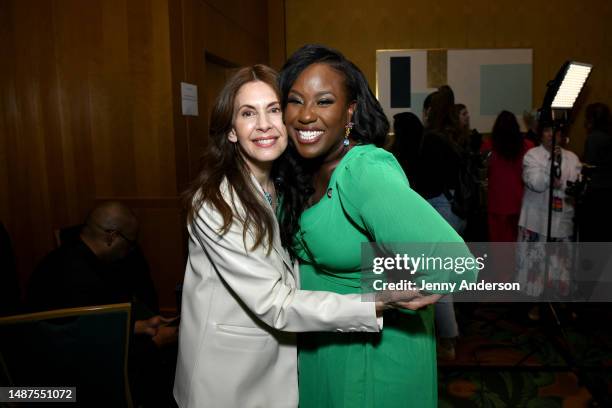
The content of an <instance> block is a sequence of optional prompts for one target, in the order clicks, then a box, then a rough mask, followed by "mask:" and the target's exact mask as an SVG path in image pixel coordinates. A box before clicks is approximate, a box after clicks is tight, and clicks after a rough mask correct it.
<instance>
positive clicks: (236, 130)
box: [228, 81, 287, 174]
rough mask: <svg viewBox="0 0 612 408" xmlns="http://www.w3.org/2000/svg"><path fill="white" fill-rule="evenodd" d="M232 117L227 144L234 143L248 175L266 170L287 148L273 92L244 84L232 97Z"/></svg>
mask: <svg viewBox="0 0 612 408" xmlns="http://www.w3.org/2000/svg"><path fill="white" fill-rule="evenodd" d="M233 116H234V119H233V126H232V130H231V131H230V133H229V134H228V139H229V141H230V142H233V143H238V146H239V149H240V153H241V154H242V156H243V157H244V159H245V161H246V163H247V165H248V166H249V168H250V170H251V172H253V173H254V174H259V173H261V171H262V170H265V171H267V170H269V168H270V167H271V166H272V162H273V161H274V160H276V159H277V158H278V157H279V156H280V155H281V154H282V153H283V152H284V151H285V148H286V147H287V131H286V129H285V125H284V124H283V116H282V111H281V107H280V101H279V98H278V96H277V95H276V93H275V92H274V90H273V89H272V88H271V87H270V86H269V85H268V84H266V83H264V82H261V81H253V82H248V83H246V84H244V85H243V86H242V87H241V88H240V90H239V91H238V93H237V94H236V99H235V103H234V115H233Z"/></svg>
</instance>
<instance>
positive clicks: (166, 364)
mask: <svg viewBox="0 0 612 408" xmlns="http://www.w3.org/2000/svg"><path fill="white" fill-rule="evenodd" d="M72 232H73V233H72V234H68V235H63V236H62V237H61V238H62V245H61V246H60V247H59V248H58V249H56V250H54V251H53V252H51V253H50V254H49V255H47V257H46V258H45V259H44V260H43V261H42V262H41V263H40V264H39V266H38V267H37V268H36V270H35V271H34V273H33V275H32V278H31V280H30V285H29V287H28V294H27V302H28V307H29V308H30V309H31V310H33V311H40V310H52V309H61V308H70V307H80V306H91V305H103V304H111V303H123V302H132V308H133V309H132V310H133V316H134V320H143V319H148V318H150V317H152V316H154V315H157V314H159V307H158V302H157V294H156V292H155V288H154V286H153V281H152V280H151V277H150V274H149V266H148V264H147V262H146V260H145V258H144V256H143V254H142V252H141V251H140V249H139V248H138V247H135V248H134V249H133V250H132V251H131V252H130V253H129V255H128V256H127V257H126V258H124V259H122V260H120V261H116V262H103V261H101V260H100V259H98V257H97V256H96V255H95V254H94V253H93V252H92V251H91V249H90V248H89V247H88V246H87V245H86V244H85V243H84V242H83V241H82V240H81V239H80V238H79V237H78V235H75V234H74V230H73V231H72ZM175 365H176V347H169V348H168V350H160V349H158V348H157V346H156V345H155V344H154V343H153V341H152V340H151V338H150V337H149V336H147V335H136V336H133V337H132V344H131V347H130V375H129V378H130V382H131V390H132V396H133V398H134V399H135V401H137V403H138V404H140V405H143V406H144V407H158V406H159V407H168V406H172V400H173V399H172V395H171V388H172V378H170V377H173V375H174V366H175Z"/></svg>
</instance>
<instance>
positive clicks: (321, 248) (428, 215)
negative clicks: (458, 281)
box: [295, 145, 469, 408]
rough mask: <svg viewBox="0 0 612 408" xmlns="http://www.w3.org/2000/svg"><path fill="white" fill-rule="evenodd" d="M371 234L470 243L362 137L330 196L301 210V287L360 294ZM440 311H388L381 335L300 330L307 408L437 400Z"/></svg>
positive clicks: (430, 404)
mask: <svg viewBox="0 0 612 408" xmlns="http://www.w3.org/2000/svg"><path fill="white" fill-rule="evenodd" d="M368 241H376V242H423V243H430V242H462V240H461V238H460V237H459V236H458V235H457V233H456V232H455V230H453V229H452V228H451V227H450V226H449V225H448V224H447V223H446V221H444V219H443V218H442V217H441V216H440V215H439V214H438V213H437V212H436V210H434V209H433V208H432V207H431V206H430V205H429V204H428V203H427V202H426V201H425V200H424V199H422V198H421V197H420V196H419V195H418V194H417V193H415V192H414V191H413V190H412V189H411V188H410V187H409V185H408V181H407V179H406V176H405V175H404V172H403V171H402V169H401V167H400V166H399V164H398V163H397V161H396V160H395V158H394V157H393V156H392V155H391V154H390V153H388V152H386V151H385V150H383V149H379V148H377V147H375V146H373V145H362V146H356V147H354V148H353V149H351V150H350V151H349V152H348V153H347V154H346V155H345V156H344V158H342V160H341V162H340V163H339V165H338V166H337V167H336V169H335V170H334V172H333V174H332V176H331V179H330V182H329V186H328V190H327V194H326V195H325V196H323V198H322V199H321V200H320V201H319V202H318V203H317V204H315V205H314V206H312V207H310V208H309V209H307V210H306V211H305V212H304V213H303V214H302V217H301V219H300V230H299V232H298V233H297V236H296V245H295V250H296V253H297V254H298V257H299V258H300V263H301V265H300V275H301V286H302V289H307V290H325V291H331V292H337V293H343V294H346V293H359V292H360V287H361V282H360V271H359V270H360V264H361V243H362V242H368ZM435 252H436V249H435V248H434V249H433V252H432V253H435ZM465 253H467V254H468V255H469V252H468V251H467V248H466V249H465ZM464 277H465V275H464ZM433 313H434V308H433V307H432V306H429V307H427V308H425V309H424V310H420V311H418V312H410V311H404V312H398V311H391V313H387V312H385V314H384V319H383V320H384V322H383V330H382V332H381V333H364V332H353V333H323V332H321V333H305V334H301V335H300V354H299V390H300V408H370V407H371V408H374V407H376V408H384V407H393V408H399V407H435V406H437V400H438V398H437V369H436V343H435V333H434V324H433V318H434V316H433Z"/></svg>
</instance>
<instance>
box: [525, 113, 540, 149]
mask: <svg viewBox="0 0 612 408" xmlns="http://www.w3.org/2000/svg"><path fill="white" fill-rule="evenodd" d="M523 123H524V124H525V127H526V128H527V132H525V139H526V140H529V141H530V142H531V143H532V144H533V145H534V146H538V145H539V144H540V136H539V135H538V112H537V111H531V112H530V111H524V112H523Z"/></svg>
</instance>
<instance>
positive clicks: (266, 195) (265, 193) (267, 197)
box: [264, 191, 272, 206]
mask: <svg viewBox="0 0 612 408" xmlns="http://www.w3.org/2000/svg"><path fill="white" fill-rule="evenodd" d="M264 197H266V200H268V203H269V204H270V205H271V206H272V194H271V193H268V192H267V191H264Z"/></svg>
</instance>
